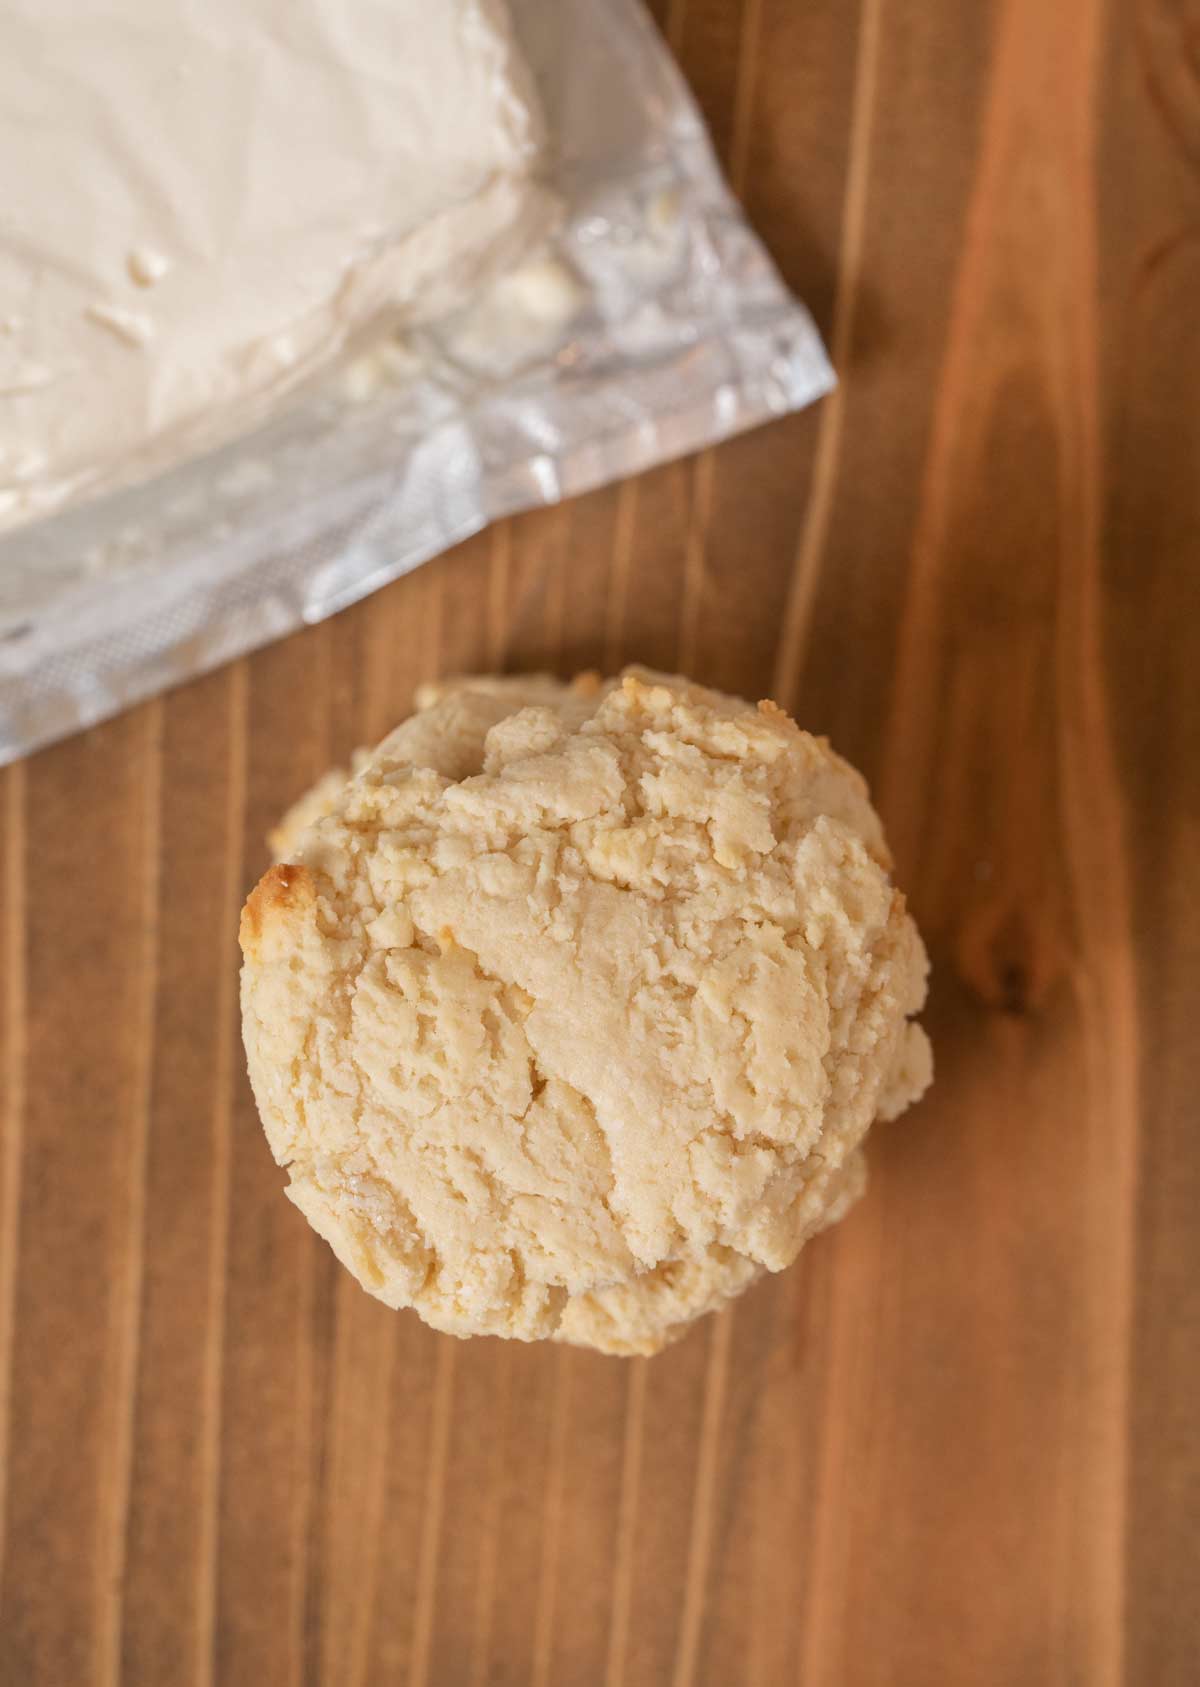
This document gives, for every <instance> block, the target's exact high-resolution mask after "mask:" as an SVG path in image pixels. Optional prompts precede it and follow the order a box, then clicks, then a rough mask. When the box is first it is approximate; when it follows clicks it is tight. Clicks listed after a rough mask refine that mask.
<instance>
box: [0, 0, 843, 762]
mask: <svg viewBox="0 0 1200 1687" xmlns="http://www.w3.org/2000/svg"><path fill="white" fill-rule="evenodd" d="M513 12H514V15H515V17H516V21H517V26H518V31H519V34H520V36H521V39H522V42H523V45H524V47H525V50H526V53H527V55H528V57H529V59H530V62H531V63H532V64H533V67H534V70H535V73H536V75H537V79H538V84H539V88H540V91H541V95H542V99H543V102H544V104H545V107H546V111H547V115H548V118H549V124H550V130H551V136H552V150H551V157H550V170H551V175H552V184H553V187H554V188H555V190H556V192H557V194H558V195H559V197H560V200H561V203H562V207H563V218H562V222H561V225H560V226H559V229H558V232H557V233H556V234H555V235H554V237H553V238H552V240H551V241H550V242H549V243H548V245H547V246H546V247H545V249H543V250H540V251H538V252H536V253H533V254H531V255H530V256H529V257H528V258H527V260H526V261H524V262H523V263H522V264H521V266H520V267H519V268H518V269H516V270H514V271H512V272H510V273H508V274H506V275H505V276H504V277H503V278H502V279H501V280H500V281H499V282H497V283H495V284H494V285H493V286H491V287H490V288H489V289H488V290H487V292H486V293H485V294H484V295H483V296H482V297H481V298H479V299H477V300H475V301H474V302H473V303H472V305H471V307H470V309H469V310H467V311H464V312H461V313H459V314H458V315H457V316H455V317H452V318H450V319H447V320H446V321H444V322H442V323H440V324H438V325H437V327H436V328H432V329H428V328H427V329H422V330H420V331H418V332H414V333H410V334H409V335H407V336H406V337H404V338H403V339H399V338H395V337H393V338H389V339H386V340H384V341H382V342H380V343H378V344H375V345H374V346H373V347H372V348H371V349H370V350H368V351H360V352H358V353H357V354H356V355H355V356H354V357H353V358H351V359H348V360H346V361H344V362H343V363H342V364H340V365H339V366H338V367H336V368H335V369H332V370H330V371H329V372H328V373H327V374H326V375H324V376H323V377H322V378H321V379H320V381H319V382H317V383H314V384H313V385H311V386H309V387H308V388H306V389H305V390H303V391H302V392H300V393H298V394H297V396H296V398H295V399H294V401H293V402H292V403H291V404H290V405H289V406H288V407H287V409H286V410H285V411H284V412H283V413H282V414H280V415H279V416H277V417H276V418H275V419H274V420H273V421H272V422H271V423H270V424H269V425H268V426H267V427H266V428H264V429H262V430H260V431H259V432H257V433H255V434H254V435H253V436H251V437H250V438H248V439H245V440H242V441H239V442H238V443H237V444H235V445H232V446H229V447H227V448H226V449H224V450H222V451H219V452H217V453H215V454H213V455H210V456H207V457H204V458H202V459H200V460H198V461H195V462H192V463H189V464H187V465H185V466H183V467H181V468H179V469H176V470H173V471H172V472H170V473H169V474H166V475H163V476H160V477H159V478H158V479H156V480H154V481H152V482H150V483H148V484H146V485H144V486H140V487H136V488H134V489H132V490H129V491H125V492H121V493H118V494H115V495H113V496H110V497H108V498H106V499H104V500H102V501H100V502H95V503H89V504H84V505H82V506H80V507H79V508H77V509H73V510H68V511H67V512H66V513H64V514H61V515H58V516H56V517H54V518H53V519H51V520H49V521H45V522H42V523H41V524H39V525H37V526H34V527H31V528H26V529H19V530H18V531H16V532H15V533H12V534H10V535H8V536H6V537H5V538H4V539H3V540H0V762H5V761H11V760H13V759H15V758H16V757H18V756H20V755H23V754H25V753H27V752H28V751H30V750H33V749H36V748H37V747H38V746H39V745H42V744H45V743H48V742H50V741H52V740H54V739H56V738H61V737H63V736H65V735H66V734H68V733H70V732H73V731H76V730H78V729H79V728H82V727H85V726H89V725H91V724H93V723H95V722H96V721H99V720H103V719H105V718H106V717H108V716H109V715H112V714H115V713H117V712H118V711H119V710H121V709H123V708H125V707H127V706H128V705H129V704H132V703H135V702H138V701H140V700H141V699H143V698H145V697H148V696H151V695H153V694H154V693H155V692H157V691H159V690H161V689H163V688H164V687H166V686H169V685H174V684H178V683H179V682H180V681H182V680H186V679H188V678H191V677H193V676H194V675H197V674H200V673H203V672H205V671H207V670H208V669H211V668H213V667H216V666H217V665H218V664H220V663H222V662H226V661H228V660H230V659H231V658H233V657H236V656H240V655H242V654H244V653H245V652H247V651H249V650H252V649H254V648H256V647H257V646H259V645H261V644H264V643H266V642H268V641H269V640H271V639H274V638H278V637H280V636H282V635H283V634H286V633H289V632H292V631H294V630H295V629H296V628H297V627H299V626H302V625H305V624H308V623H312V622H316V621H320V620H323V619H324V618H325V617H326V616H328V615H332V614H334V613H335V612H336V611H337V610H339V609H342V608H344V607H345V606H346V605H347V604H349V603H352V602H354V601H355V600H356V599H358V598H361V597H364V596H365V595H366V594H367V593H369V592H371V591H374V590H375V589H376V588H377V587H379V586H381V585H383V584H385V583H386V582H387V581H390V580H394V579H395V578H397V577H398V576H399V575H401V574H404V573H407V572H408V570H410V569H412V568H415V567H417V566H418V564H420V563H422V562H425V561H427V560H428V559H429V558H430V557H433V556H435V555H437V554H438V553H439V552H440V551H444V550H446V549H447V548H448V547H449V546H451V545H453V544H455V543H457V542H458V541H459V540H461V539H464V538H466V537H467V536H468V535H470V534H472V533H475V532H477V531H478V530H479V529H481V528H483V527H485V526H486V525H487V524H488V523H489V522H491V521H494V520H496V519H497V518H499V517H501V516H505V515H509V514H512V513H513V512H515V511H517V510H521V509H526V508H529V507H531V506H533V505H538V504H548V503H552V502H555V501H556V500H558V499H560V498H564V497H569V496H571V495H573V494H575V493H579V492H583V491H586V490H588V489H589V488H592V487H595V486H598V485H601V484H603V483H605V482H608V481H612V480H616V479H619V478H621V477H622V476H625V475H629V474H634V473H636V472H638V471H639V470H642V469H646V468H648V467H650V466H651V465H653V464H655V463H658V462H662V461H664V460H666V459H668V458H671V457H677V456H680V455H682V454H683V453H685V452H689V451H693V450H696V449H698V448H700V447H702V446H704V445H707V444H710V443H712V442H714V441H716V440H719V439H722V438H726V437H728V436H729V435H731V434H734V433H737V432H739V431H741V430H743V429H745V428H749V427H753V426H755V425H756V424H757V423H760V422H763V421H765V420H767V419H768V418H770V417H771V416H775V415H782V414H784V413H785V412H787V411H790V410H794V409H797V408H799V407H800V406H802V405H804V404H807V403H810V402H811V401H812V400H813V399H815V398H818V397H820V396H821V394H823V393H825V392H827V391H828V390H829V388H830V386H831V385H832V383H833V375H832V372H831V370H830V367H829V363H828V361H827V359H826V356H825V353H824V350H823V348H822V346H821V342H820V339H819V337H818V335H817V333H816V330H815V329H814V327H813V325H812V322H811V320H810V318H809V316H808V314H807V312H806V311H805V310H804V308H803V307H802V306H801V305H800V304H798V303H797V302H796V301H795V300H794V299H793V298H792V297H791V296H790V295H789V294H788V292H787V290H786V289H785V288H784V286H783V284H782V282H781V281H780V279H779V277H778V275H777V273H776V271H775V269H774V267H773V266H772V264H771V262H770V260H769V259H768V257H767V256H766V254H765V252H764V250H763V248H762V246H761V245H760V243H759V241H758V240H757V239H756V237H755V236H754V235H753V233H752V232H751V230H750V229H749V227H748V226H747V224H746V222H745V219H744V217H743V216H742V213H741V211H740V210H739V208H738V206H737V204H736V202H735V201H734V199H733V198H732V196H731V194H730V192H729V190H728V188H727V187H726V185H725V183H724V181H723V179H722V177H721V174H720V171H719V169H718V167H717V165H716V162H715V160H714V158H713V154H712V150H711V147H710V144H709V140H708V137H707V135H706V133H705V130H704V127H703V124H702V122H701V119H700V117H699V114H698V112H697V110H696V107H695V105H694V103H693V101H692V99H691V96H690V95H689V93H688V91H687V89H686V87H685V85H684V83H683V80H682V78H681V76H680V74H679V72H678V70H677V68H676V66H675V65H674V63H673V61H672V60H671V57H670V55H669V53H668V52H667V49H666V47H665V45H664V44H663V42H662V41H661V39H660V38H659V36H658V34H657V32H656V30H655V28H654V25H653V23H652V22H651V20H650V19H649V17H648V15H647V14H646V13H645V12H644V10H643V8H642V5H641V0H599V3H598V0H513Z"/></svg>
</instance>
